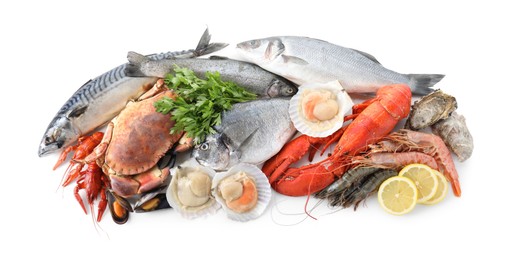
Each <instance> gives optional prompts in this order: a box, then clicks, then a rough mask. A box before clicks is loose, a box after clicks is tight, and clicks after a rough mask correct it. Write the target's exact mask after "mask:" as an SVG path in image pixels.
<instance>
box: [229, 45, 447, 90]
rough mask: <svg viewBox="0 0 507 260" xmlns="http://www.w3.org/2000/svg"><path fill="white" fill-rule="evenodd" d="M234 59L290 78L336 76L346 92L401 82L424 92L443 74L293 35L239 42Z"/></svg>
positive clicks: (299, 81)
mask: <svg viewBox="0 0 507 260" xmlns="http://www.w3.org/2000/svg"><path fill="white" fill-rule="evenodd" d="M236 51H237V53H234V54H233V55H234V57H233V58H234V59H238V60H243V61H247V62H252V63H255V64H257V65H259V66H261V67H262V68H264V69H266V70H268V71H271V72H273V73H275V74H278V75H280V76H282V77H284V78H287V79H289V80H291V81H292V82H294V83H296V84H298V85H302V84H305V83H316V82H318V83H326V82H330V81H333V80H338V81H339V82H340V84H341V85H342V86H343V87H344V88H345V90H346V91H347V92H349V93H376V91H377V90H378V89H379V88H380V87H382V86H385V85H390V84H395V83H404V84H407V85H408V86H410V88H411V89H412V93H413V94H417V95H426V94H428V93H430V92H431V91H432V89H431V87H432V86H433V85H434V84H436V83H437V82H439V81H440V80H441V79H442V78H443V77H444V75H440V74H401V73H398V72H395V71H392V70H389V69H386V68H384V67H383V66H382V65H381V64H380V63H379V62H378V61H377V59H375V57H373V56H372V55H370V54H368V53H365V52H361V51H358V50H354V49H350V48H345V47H341V46H338V45H335V44H332V43H329V42H326V41H322V40H318V39H313V38H307V37H297V36H285V37H270V38H264V39H257V40H250V41H245V42H242V43H239V44H238V45H237V48H236Z"/></svg>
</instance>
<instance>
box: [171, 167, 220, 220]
mask: <svg viewBox="0 0 507 260" xmlns="http://www.w3.org/2000/svg"><path fill="white" fill-rule="evenodd" d="M215 174H216V172H215V171H214V170H213V169H211V168H207V167H203V166H201V165H200V164H199V163H198V162H197V161H196V160H195V159H194V158H190V159H189V160H187V161H185V162H184V163H182V164H181V165H180V166H178V167H175V168H172V169H171V175H172V179H171V183H170V184H169V188H168V189H167V194H166V195H167V201H168V202H169V205H171V207H173V208H174V209H175V210H176V211H178V212H179V213H180V214H181V215H182V216H183V217H185V218H189V219H193V218H197V217H201V216H206V215H211V214H215V213H216V212H217V211H218V209H220V204H218V203H217V201H216V200H215V199H214V198H213V196H212V194H211V184H212V180H213V177H214V176H215Z"/></svg>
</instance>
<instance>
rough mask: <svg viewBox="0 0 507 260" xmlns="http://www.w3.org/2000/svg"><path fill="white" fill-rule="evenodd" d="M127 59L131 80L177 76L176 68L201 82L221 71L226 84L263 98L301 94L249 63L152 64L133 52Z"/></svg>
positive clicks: (185, 61) (181, 61) (176, 61)
mask: <svg viewBox="0 0 507 260" xmlns="http://www.w3.org/2000/svg"><path fill="white" fill-rule="evenodd" d="M127 58H128V60H129V64H127V68H126V69H125V73H126V74H127V76H130V77H159V78H164V77H165V76H166V75H167V74H170V73H174V68H175V66H178V67H180V68H188V69H190V70H192V71H193V72H194V73H195V74H196V75H197V76H198V77H200V78H204V76H205V73H206V72H208V71H210V72H215V71H217V72H218V73H220V77H221V79H222V80H223V81H232V82H234V83H236V84H238V86H241V87H243V88H245V89H246V90H248V91H250V92H253V93H255V94H257V96H258V97H260V98H270V97H290V96H293V95H294V94H296V92H297V87H296V86H295V85H294V84H293V83H291V82H289V81H288V80H286V79H284V78H282V77H280V76H277V75H275V74H273V73H270V72H268V71H265V70H263V69H262V68H261V67H259V66H257V65H255V64H251V63H247V62H242V61H237V60H229V59H172V60H168V59H164V60H152V59H149V58H148V57H146V56H143V55H141V54H138V53H135V52H129V54H128V56H127Z"/></svg>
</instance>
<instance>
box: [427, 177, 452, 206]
mask: <svg viewBox="0 0 507 260" xmlns="http://www.w3.org/2000/svg"><path fill="white" fill-rule="evenodd" d="M433 173H434V174H435V175H436V176H437V179H438V187H437V192H436V193H435V195H433V197H432V198H431V199H429V200H427V201H425V202H422V204H425V205H433V204H437V203H439V202H440V201H442V200H443V199H444V198H445V196H446V195H447V190H448V187H449V185H448V184H447V179H446V178H445V176H444V175H443V174H442V173H440V172H439V171H437V170H433Z"/></svg>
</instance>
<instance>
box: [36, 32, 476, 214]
mask: <svg viewBox="0 0 507 260" xmlns="http://www.w3.org/2000/svg"><path fill="white" fill-rule="evenodd" d="M210 39H211V36H210V35H209V32H208V30H207V29H206V31H205V32H204V34H203V35H202V37H201V40H200V41H199V43H198V45H197V47H196V49H195V50H188V51H180V52H167V53H162V54H158V55H147V56H145V55H142V54H139V53H136V52H129V53H128V55H127V59H128V63H126V64H123V65H120V66H119V67H117V68H115V69H113V70H111V71H109V72H106V73H104V74H103V75H101V76H99V77H97V78H95V79H93V80H90V81H89V82H87V83H85V84H84V85H83V86H82V87H80V88H79V89H78V90H77V91H76V92H75V93H74V95H73V96H72V97H71V98H69V100H68V101H67V102H66V103H65V104H64V105H63V106H62V108H61V109H60V110H59V111H58V113H57V114H56V115H55V117H54V119H53V120H52V121H51V123H50V124H49V126H48V128H47V130H46V132H45V133H44V135H43V138H42V141H41V144H40V146H39V156H42V155H45V154H48V153H51V152H56V151H59V150H61V155H60V157H59V159H58V162H57V163H56V165H55V167H54V169H56V168H58V167H59V166H61V165H62V164H63V163H64V162H65V161H66V159H67V157H68V156H69V154H70V153H73V155H72V158H71V159H70V163H69V166H68V168H67V170H66V171H65V178H64V180H63V182H62V186H68V185H70V184H71V183H72V182H74V181H75V182H76V186H75V189H74V194H75V197H76V199H77V200H78V202H79V204H80V205H81V207H82V208H83V210H84V211H85V213H86V212H87V209H86V207H85V203H84V201H83V199H82V198H81V196H80V190H84V191H85V193H86V199H87V203H88V204H89V207H90V210H91V212H92V215H93V217H94V219H95V218H96V220H97V221H100V220H101V219H102V216H103V214H104V212H105V209H106V207H109V210H110V213H111V216H112V218H113V221H114V222H116V223H118V224H123V223H126V222H127V221H128V218H129V213H130V212H149V211H153V210H160V209H167V208H173V209H174V210H175V211H177V212H178V213H179V214H181V215H182V217H185V218H190V219H192V218H197V217H203V216H207V215H211V214H215V213H217V212H220V211H224V212H225V214H226V216H227V217H228V218H230V219H232V220H235V221H250V220H253V219H255V218H257V217H259V216H261V215H262V214H263V212H264V211H265V210H266V209H267V207H268V205H269V203H270V201H271V196H272V192H271V191H272V190H274V191H276V192H278V193H280V194H283V195H287V196H315V197H316V198H318V199H322V200H328V202H329V205H330V206H332V207H343V208H348V207H351V206H352V207H354V210H356V209H357V208H358V205H359V204H360V203H361V202H364V201H366V199H367V198H369V197H370V196H372V195H373V194H375V192H377V191H378V198H379V202H380V203H381V204H382V205H383V207H384V208H385V209H386V210H388V212H390V213H393V214H397V213H396V211H393V210H390V209H389V205H391V204H392V203H391V204H389V202H386V198H390V197H389V196H388V195H392V194H391V193H392V186H393V185H405V186H404V187H407V188H406V189H405V190H406V191H407V194H411V196H412V197H411V198H413V200H409V201H408V202H409V203H408V204H407V205H409V208H410V209H411V208H413V207H414V205H415V203H416V199H419V202H421V203H422V202H427V201H432V202H436V201H440V200H441V198H443V196H445V192H444V191H447V189H446V187H447V182H450V184H451V187H452V190H453V192H454V195H455V196H457V197H459V196H460V195H461V186H460V183H459V180H458V172H457V170H456V167H455V164H454V160H453V156H452V153H454V154H455V155H456V156H457V158H458V160H459V161H460V162H463V161H465V160H467V159H468V158H470V156H471V154H472V151H473V139H472V136H471V134H470V132H469V131H468V128H467V126H466V123H465V119H464V117H463V116H462V115H459V114H457V112H456V110H457V101H456V99H455V98H454V97H452V96H451V95H448V94H446V93H444V92H443V91H442V90H434V89H433V86H434V85H435V84H436V83H438V82H439V81H440V80H441V79H442V78H443V77H444V75H441V74H401V73H398V72H395V71H392V70H389V69H387V68H385V67H384V66H382V65H381V64H380V63H379V62H378V60H377V59H376V58H375V57H374V56H372V55H371V54H368V53H365V52H362V51H358V50H355V49H351V48H345V47H341V46H338V45H335V44H332V43H329V42H326V41H322V40H318V39H312V38H307V37H270V38H264V39H256V40H249V41H245V42H241V43H239V44H237V46H236V47H235V48H234V51H235V52H234V54H233V55H231V56H230V57H221V56H210V57H209V58H203V57H200V56H203V55H208V54H210V55H213V54H214V53H215V52H217V51H219V50H221V49H223V48H225V47H226V46H228V44H225V43H210ZM352 93H363V94H369V95H372V94H373V95H374V97H373V98H371V99H368V100H365V101H363V102H361V103H354V101H353V100H352V98H351V97H350V96H349V94H352ZM414 100H415V102H413V101H414ZM403 121H404V123H405V126H404V129H396V128H397V126H398V125H399V124H400V123H403ZM104 125H107V127H106V129H105V130H104V132H101V131H98V130H100V128H101V127H102V126H104ZM328 148H329V149H331V152H330V153H329V154H328V156H327V157H326V158H324V159H323V160H322V161H320V162H316V163H312V164H309V165H305V166H301V167H293V166H292V165H294V164H296V163H297V162H298V161H300V160H301V159H303V158H304V156H305V155H306V154H308V161H310V162H312V161H313V159H314V157H315V155H316V154H317V152H319V151H320V155H321V156H322V155H323V154H324V153H325V152H326V151H328V150H329V149H328ZM421 169H422V170H421ZM414 172H417V173H419V172H420V173H421V174H420V175H417V174H415V173H414ZM414 174H415V175H414ZM398 175H400V176H398ZM407 176H412V178H413V179H414V181H413V182H412V181H407ZM414 176H415V177H414ZM423 176H426V177H427V176H430V177H431V180H432V181H433V182H432V186H431V187H430V188H431V192H432V193H427V192H426V191H427V190H428V187H429V186H428V185H426V186H425V184H424V183H423V181H419V180H422V177H423ZM440 176H443V177H440ZM437 184H438V185H437ZM400 187H401V186H400ZM444 188H445V189H444ZM437 190H438V192H437ZM390 192H391V193H390ZM436 194H438V196H439V197H438V198H436V196H437V195H436ZM442 194H444V195H442ZM418 196H419V197H418ZM420 196H424V198H425V199H426V201H422V200H421V198H420ZM96 200H99V203H98V212H97V215H96V216H95V213H94V202H95V201H96ZM408 211H409V210H408V209H406V208H405V209H404V210H403V211H401V212H404V213H405V212H408ZM398 213H399V212H398Z"/></svg>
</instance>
